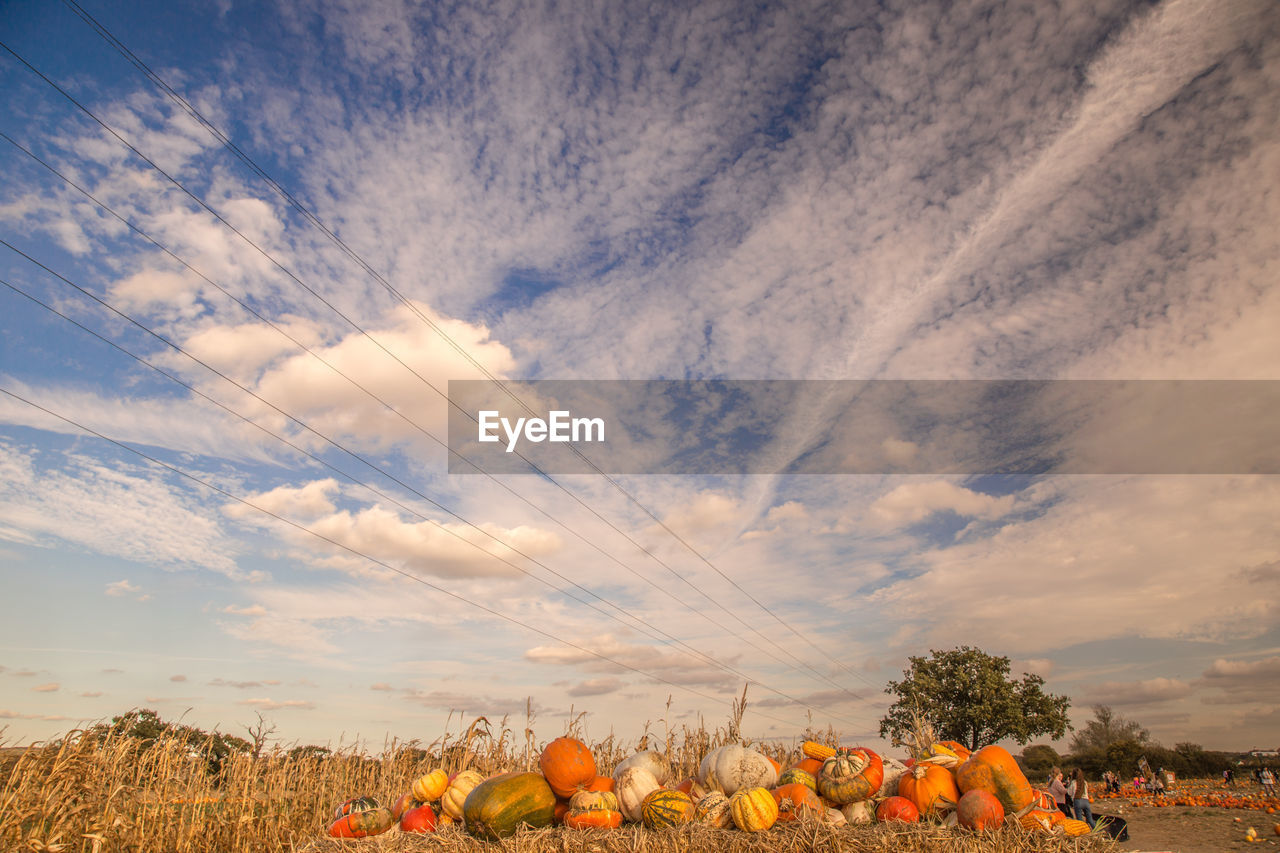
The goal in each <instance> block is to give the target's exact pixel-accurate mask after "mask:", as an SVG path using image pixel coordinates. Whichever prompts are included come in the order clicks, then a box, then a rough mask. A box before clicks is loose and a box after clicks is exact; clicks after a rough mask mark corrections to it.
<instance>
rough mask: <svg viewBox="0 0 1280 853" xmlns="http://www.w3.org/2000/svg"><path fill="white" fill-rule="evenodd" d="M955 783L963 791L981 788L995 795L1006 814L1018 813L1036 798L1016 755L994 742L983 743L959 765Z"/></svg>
mask: <svg viewBox="0 0 1280 853" xmlns="http://www.w3.org/2000/svg"><path fill="white" fill-rule="evenodd" d="M956 784H957V785H958V786H959V788H960V792H961V793H965V794H967V793H968V792H970V791H972V790H973V789H975V788H981V789H982V790H984V791H988V792H990V793H992V794H995V796H996V799H998V800H999V801H1000V805H1002V806H1004V811H1005V814H1017V813H1018V812H1020V811H1022V810H1023V809H1025V808H1026V807H1027V806H1029V805H1031V803H1032V801H1033V800H1034V799H1035V794H1034V793H1032V791H1031V783H1030V782H1028V781H1027V777H1026V776H1024V775H1022V771H1021V770H1020V769H1018V764H1017V762H1016V761H1014V760H1013V756H1012V755H1010V754H1009V751H1008V750H1007V749H1005V748H1004V747H1000V746H996V745H995V744H992V745H991V746H984V747H983V748H982V749H980V750H978V751H977V752H975V753H973V754H972V755H970V756H969V758H968V759H967V760H966V761H965V762H964V763H963V764H961V765H960V766H959V767H957V768H956Z"/></svg>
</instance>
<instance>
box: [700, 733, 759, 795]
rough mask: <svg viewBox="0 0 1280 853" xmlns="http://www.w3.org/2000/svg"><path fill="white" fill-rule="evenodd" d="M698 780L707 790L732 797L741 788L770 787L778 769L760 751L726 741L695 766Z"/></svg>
mask: <svg viewBox="0 0 1280 853" xmlns="http://www.w3.org/2000/svg"><path fill="white" fill-rule="evenodd" d="M698 782H699V783H701V785H702V786H703V787H704V788H706V789H707V790H708V791H720V792H721V793H723V794H725V795H727V796H730V797H732V796H733V795H734V794H736V793H737V792H738V791H741V790H743V789H744V788H773V786H774V785H776V784H777V783H778V771H777V770H776V769H775V768H774V766H773V762H771V761H769V759H768V758H766V757H765V755H764V753H762V752H759V751H757V750H754V749H751V748H750V747H746V746H737V745H735V744H729V745H728V746H722V747H720V748H719V749H713V750H711V751H710V752H708V753H707V756H706V758H704V759H702V764H701V765H699V767H698Z"/></svg>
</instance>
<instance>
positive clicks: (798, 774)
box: [778, 767, 818, 794]
mask: <svg viewBox="0 0 1280 853" xmlns="http://www.w3.org/2000/svg"><path fill="white" fill-rule="evenodd" d="M795 783H799V784H801V785H804V786H805V787H806V788H808V789H809V790H810V791H813V792H814V793H815V794H816V793H818V780H817V778H815V777H814V775H813V774H812V773H809V772H807V771H805V770H801V769H800V768H799V767H792V768H791V769H790V770H784V771H783V773H782V775H781V776H779V777H778V787H779V788H781V787H782V786H783V785H791V784H795Z"/></svg>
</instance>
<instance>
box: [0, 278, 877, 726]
mask: <svg viewBox="0 0 1280 853" xmlns="http://www.w3.org/2000/svg"><path fill="white" fill-rule="evenodd" d="M63 280H64V282H65V279H63ZM0 284H3V286H5V287H8V288H9V289H10V291H13V292H14V293H17V295H19V296H22V297H24V298H27V300H29V301H31V302H33V304H36V305H38V306H40V307H42V309H45V310H46V311H49V313H51V314H54V315H56V316H59V318H61V319H63V320H65V321H68V323H70V324H72V325H74V327H77V328H78V329H81V330H82V332H84V333H87V334H90V336H92V337H93V338H96V339H97V341H100V342H102V343H105V345H108V346H110V347H113V348H114V350H116V351H119V352H122V353H123V355H125V356H128V357H129V359H133V360H134V361H137V362H140V364H142V365H145V366H147V368H150V369H151V370H154V371H156V373H159V374H160V375H163V377H165V378H166V379H169V380H172V382H174V383H177V384H179V386H182V387H183V388H186V389H187V391H189V392H192V393H193V394H197V396H198V397H201V398H204V400H206V401H207V402H210V403H212V405H215V406H218V407H219V409H221V410H223V411H225V412H227V414H229V415H232V416H234V418H237V419H239V420H242V421H243V423H246V424H248V425H250V427H253V428H255V429H259V430H260V432H262V433H265V434H266V435H269V437H271V438H274V439H275V441H278V442H280V443H283V444H285V446H288V447H289V448H292V450H293V451H296V452H298V453H301V455H303V456H306V457H308V459H311V460H312V461H315V462H317V464H320V465H323V466H324V467H328V469H329V470H332V471H334V473H335V474H338V475H339V476H342V478H343V479H347V480H349V482H351V483H355V484H356V485H360V487H362V488H365V489H367V491H370V492H372V493H374V494H376V496H378V497H381V498H384V500H387V501H390V502H392V503H394V505H396V506H398V507H401V508H402V510H404V511H406V512H408V514H411V515H413V516H416V517H419V519H421V520H424V521H426V523H429V524H433V525H435V526H436V528H439V529H440V530H442V532H444V533H447V534H449V535H452V537H454V538H456V539H458V540H461V542H463V543H466V544H468V546H471V547H474V548H476V549H479V551H480V552H481V553H484V555H486V556H490V557H493V558H495V560H498V561H499V562H503V564H506V565H507V566H511V567H512V569H515V570H517V571H520V573H521V574H524V575H526V576H527V578H530V579H532V580H536V581H539V583H541V584H543V585H545V587H549V588H550V589H554V590H556V592H558V593H561V594H563V596H566V597H568V598H571V599H572V601H576V602H579V603H581V605H584V606H586V607H590V608H591V610H594V611H596V612H599V613H600V615H602V616H605V617H608V619H612V620H613V621H617V622H618V624H621V625H625V626H627V628H637V626H636V625H628V624H626V622H623V621H622V620H621V619H618V617H617V616H614V615H613V613H609V612H607V611H604V610H602V608H599V607H596V606H595V605H593V603H591V602H589V601H584V599H581V598H579V597H577V596H575V594H572V593H571V592H567V590H564V589H561V588H558V587H556V585H554V584H552V583H550V581H548V580H545V579H543V578H539V576H536V575H534V574H532V573H530V571H527V570H526V569H524V567H521V566H518V565H516V564H515V562H512V561H509V560H507V558H504V557H502V556H499V555H495V553H493V552H490V551H485V549H484V548H481V547H480V546H479V544H477V543H475V542H472V540H470V539H467V538H465V537H462V535H460V534H458V533H457V532H453V530H449V529H448V528H445V526H444V525H442V524H440V523H439V521H436V520H435V519H431V517H429V516H425V515H422V514H421V512H417V511H416V510H413V508H412V507H410V506H407V505H404V503H403V502H401V501H398V500H397V498H396V497H393V496H389V494H387V493H385V492H381V491H380V489H378V488H376V487H372V485H370V484H367V483H364V482H362V480H360V479H358V478H356V476H353V475H352V474H349V473H347V471H344V470H342V469H339V467H337V466H335V465H333V464H330V462H329V461H326V460H324V459H321V457H319V456H316V455H315V453H312V452H310V451H307V450H306V448H303V447H300V446H298V444H296V443H294V442H292V441H289V439H288V438H285V437H283V435H280V434H278V433H275V432H273V430H270V429H268V428H266V427H262V425H261V424H257V423H256V421H253V420H252V419H250V418H247V416H244V415H242V414H241V412H237V411H234V410H233V409H230V407H229V406H227V405H225V403H223V402H220V401H218V400H215V398H214V397H211V396H209V394H206V393H205V392H202V391H200V389H198V388H196V387H195V386H192V384H189V383H187V382H183V380H182V379H180V378H178V377H175V375H173V374H170V373H169V371H166V370H164V369H163V368H160V366H157V365H155V364H152V362H151V361H147V360H146V359H143V357H141V356H138V355H136V353H133V352H131V351H129V350H128V348H125V347H123V346H120V345H119V343H116V342H114V341H111V339H109V338H106V337H105V336H102V334H100V333H97V332H95V330H93V329H91V328H88V327H87V325H84V324H82V323H79V321H78V320H76V319H74V318H72V316H69V315H67V314H64V313H61V311H59V310H58V309H55V307H52V306H50V305H47V304H46V302H44V301H41V300H40V298H37V297H36V296H32V295H31V293H27V292H26V291H23V289H22V288H19V287H17V286H14V284H12V283H10V282H6V280H4V279H0ZM68 284H70V283H69V282H68ZM72 286H73V287H77V286H74V284H72ZM82 292H83V291H82ZM179 352H182V355H184V356H187V357H188V359H191V360H192V361H196V364H200V365H201V366H204V368H206V369H209V365H206V364H205V362H204V361H201V360H198V359H196V357H195V356H192V355H191V353H188V352H186V351H184V350H180V348H179ZM215 373H216V371H215ZM219 375H220V374H219ZM242 391H243V388H242ZM247 393H250V394H252V396H253V397H256V398H259V400H261V397H257V394H253V393H252V392H247ZM262 402H266V401H262ZM266 405H270V403H266ZM287 416H288V415H287ZM294 420H296V419H294ZM296 423H300V424H301V421H297V420H296ZM301 425H303V427H305V428H307V429H308V430H311V432H315V430H312V429H311V428H310V427H306V424H301ZM335 447H339V448H340V450H342V451H343V452H346V453H348V455H349V456H352V457H355V459H358V460H360V461H362V462H365V464H366V465H371V464H370V462H367V460H364V459H362V457H360V456H358V455H356V453H353V452H351V451H349V450H347V448H346V447H343V446H342V444H337V443H335ZM372 467H375V470H378V471H380V473H383V474H385V471H383V470H381V469H380V467H378V466H372ZM393 479H394V478H393ZM411 491H412V492H413V493H415V494H417V496H419V497H421V498H422V500H425V501H428V502H430V503H431V505H433V506H435V507H438V508H440V510H442V511H444V512H447V514H449V515H451V516H453V517H456V519H458V520H460V521H462V523H463V524H466V525H467V526H470V528H472V529H475V530H476V532H479V533H481V534H483V535H485V537H488V538H490V539H493V540H494V542H495V543H498V544H500V546H503V547H506V548H509V549H511V551H513V552H516V553H517V555H520V556H521V557H524V558H525V560H527V561H529V562H531V564H534V565H536V566H539V567H541V569H543V570H545V571H548V573H549V574H552V575H554V576H556V578H559V579H561V580H563V581H566V583H568V584H571V585H572V587H575V588H577V589H581V590H582V592H585V593H588V594H589V596H591V597H594V598H596V599H598V601H600V602H603V603H607V605H609V606H611V607H613V608H614V610H617V611H618V612H622V613H625V615H627V616H628V617H630V619H634V620H635V621H636V622H639V624H640V625H643V626H644V628H641V629H640V631H641V633H643V634H645V635H646V637H649V638H650V639H654V640H659V642H662V638H666V640H667V642H668V643H676V644H678V646H680V647H682V648H685V649H686V651H687V652H690V653H692V654H694V656H696V657H699V658H701V660H704V661H705V662H708V663H710V665H712V666H714V667H717V669H719V670H722V671H724V672H730V674H732V675H736V676H739V678H742V679H745V680H746V681H748V683H750V684H755V685H756V686H760V688H763V689H765V690H768V692H771V693H774V694H776V695H778V697H781V698H783V699H787V701H790V702H795V703H796V704H799V706H803V707H808V706H806V704H805V702H804V701H803V699H799V698H796V697H792V695H790V694H787V693H783V692H782V690H778V689H776V688H773V686H772V685H769V684H765V683H764V681H760V680H759V679H755V678H751V676H750V675H748V674H745V672H742V671H740V670H737V669H735V667H732V666H730V665H727V663H723V662H721V661H718V660H716V658H714V657H712V656H709V654H707V653H704V652H700V651H699V649H696V648H694V647H691V646H689V644H687V643H685V642H684V640H680V639H678V638H676V637H672V635H671V634H667V633H666V631H663V630H662V629H659V628H657V626H654V625H652V624H650V622H648V621H646V620H643V619H640V617H637V616H634V615H631V613H626V611H625V610H622V608H621V607H617V606H616V605H613V603H612V602H608V601H607V599H604V598H602V597H600V596H598V594H596V593H594V592H593V590H590V589H588V588H585V587H582V585H581V584H577V583H576V581H573V580H571V579H570V578H566V576H564V575H562V574H561V573H558V571H556V570H554V569H552V567H549V566H547V565H545V564H543V562H541V561H539V560H538V558H535V557H531V556H530V555H527V553H525V552H524V551H521V549H520V548H517V547H515V546H511V544H508V543H506V542H503V540H502V539H499V538H498V537H495V535H493V534H490V533H488V532H486V530H484V529H481V528H479V526H477V525H476V524H475V523H472V521H468V520H467V519H465V517H462V516H461V515H458V514H456V512H453V511H452V510H449V508H448V507H444V506H443V505H440V503H438V502H436V501H433V500H431V498H429V497H426V496H424V494H421V493H420V492H417V491H416V489H411ZM645 629H652V630H653V631H655V633H650V631H649V630H645ZM659 635H660V637H659ZM828 716H832V717H835V719H837V720H844V721H845V722H849V724H851V725H856V724H855V722H854V721H852V720H847V719H845V717H841V716H840V715H828Z"/></svg>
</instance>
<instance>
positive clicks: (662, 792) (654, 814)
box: [640, 788, 693, 829]
mask: <svg viewBox="0 0 1280 853" xmlns="http://www.w3.org/2000/svg"><path fill="white" fill-rule="evenodd" d="M692 819H693V798H692V797H690V796H689V795H688V794H686V793H685V792H683V791H676V790H672V789H669V788H659V789H658V790H656V791H653V792H651V793H650V794H649V795H648V796H647V797H645V798H644V802H643V803H642V804H641V806H640V820H642V821H643V822H644V825H645V826H647V827H648V828H649V829H665V828H666V827H668V826H676V825H678V824H681V823H687V822H688V821H690V820H692Z"/></svg>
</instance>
